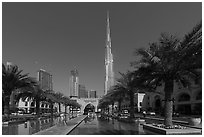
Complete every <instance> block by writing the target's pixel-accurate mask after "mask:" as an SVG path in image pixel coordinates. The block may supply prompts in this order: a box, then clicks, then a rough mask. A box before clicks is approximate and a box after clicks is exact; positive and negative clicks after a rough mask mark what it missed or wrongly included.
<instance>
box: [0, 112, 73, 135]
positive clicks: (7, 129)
mask: <svg viewBox="0 0 204 137" xmlns="http://www.w3.org/2000/svg"><path fill="white" fill-rule="evenodd" d="M73 117H76V115H66V116H65V118H66V120H69V119H72V118H73ZM63 121H64V118H62V117H56V118H39V119H35V120H29V121H26V122H24V123H13V124H8V125H2V134H3V135H32V134H35V133H37V132H39V131H41V130H45V129H47V128H50V127H52V126H54V125H56V124H60V123H62V122H63Z"/></svg>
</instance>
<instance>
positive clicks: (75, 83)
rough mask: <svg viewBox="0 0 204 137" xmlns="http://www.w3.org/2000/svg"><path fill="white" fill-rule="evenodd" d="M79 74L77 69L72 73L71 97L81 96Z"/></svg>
mask: <svg viewBox="0 0 204 137" xmlns="http://www.w3.org/2000/svg"><path fill="white" fill-rule="evenodd" d="M78 76H79V73H78V71H77V69H74V70H72V71H71V77H70V81H69V89H70V90H69V91H70V97H78V94H79V77H78Z"/></svg>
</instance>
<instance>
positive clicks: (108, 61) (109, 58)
mask: <svg viewBox="0 0 204 137" xmlns="http://www.w3.org/2000/svg"><path fill="white" fill-rule="evenodd" d="M106 31H107V32H106V33H107V34H106V35H107V38H106V47H105V93H104V94H107V92H108V91H109V89H110V88H111V87H112V86H113V85H114V72H113V55H112V53H111V36H110V19H109V13H107V30H106Z"/></svg>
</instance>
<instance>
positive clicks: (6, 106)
mask: <svg viewBox="0 0 204 137" xmlns="http://www.w3.org/2000/svg"><path fill="white" fill-rule="evenodd" d="M4 103H5V104H4V114H5V115H6V116H7V117H9V115H10V108H9V103H10V96H5V102H4Z"/></svg>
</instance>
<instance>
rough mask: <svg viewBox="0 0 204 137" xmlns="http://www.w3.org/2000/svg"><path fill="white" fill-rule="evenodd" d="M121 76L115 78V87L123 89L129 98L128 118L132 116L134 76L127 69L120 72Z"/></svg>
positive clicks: (134, 87)
mask: <svg viewBox="0 0 204 137" xmlns="http://www.w3.org/2000/svg"><path fill="white" fill-rule="evenodd" d="M120 74H121V78H120V79H118V80H117V87H118V88H119V89H120V90H121V91H124V92H125V93H126V94H127V95H128V96H129V99H130V109H129V111H130V118H134V94H135V91H136V84H135V80H136V79H135V76H134V75H133V74H132V73H131V72H130V71H128V72H127V73H120Z"/></svg>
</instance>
